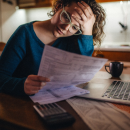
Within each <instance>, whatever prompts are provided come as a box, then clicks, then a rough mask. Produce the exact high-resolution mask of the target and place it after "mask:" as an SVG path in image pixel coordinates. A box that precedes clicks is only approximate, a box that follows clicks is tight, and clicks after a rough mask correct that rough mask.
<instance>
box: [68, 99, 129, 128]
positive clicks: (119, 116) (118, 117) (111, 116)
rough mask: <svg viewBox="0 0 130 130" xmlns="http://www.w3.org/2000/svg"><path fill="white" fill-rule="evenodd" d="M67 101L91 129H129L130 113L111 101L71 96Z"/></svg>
mask: <svg viewBox="0 0 130 130" xmlns="http://www.w3.org/2000/svg"><path fill="white" fill-rule="evenodd" d="M67 102H68V103H69V104H70V105H71V106H72V108H73V109H74V110H75V111H76V112H77V113H78V115H79V116H80V117H81V118H82V119H83V121H84V122H85V123H86V124H87V125H88V126H89V127H90V129H91V130H129V129H130V114H129V113H126V112H123V111H121V110H120V109H118V108H116V107H115V106H114V105H112V104H111V103H105V102H99V101H92V100H88V99H83V98H77V97H74V98H71V99H68V100H67Z"/></svg>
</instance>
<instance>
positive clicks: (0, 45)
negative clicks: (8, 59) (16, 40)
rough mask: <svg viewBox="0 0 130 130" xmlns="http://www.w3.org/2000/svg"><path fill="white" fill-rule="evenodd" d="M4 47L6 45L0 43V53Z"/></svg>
mask: <svg viewBox="0 0 130 130" xmlns="http://www.w3.org/2000/svg"><path fill="white" fill-rule="evenodd" d="M5 45H6V43H4V42H0V51H3V49H4V47H5Z"/></svg>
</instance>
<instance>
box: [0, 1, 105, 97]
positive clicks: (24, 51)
mask: <svg viewBox="0 0 130 130" xmlns="http://www.w3.org/2000/svg"><path fill="white" fill-rule="evenodd" d="M50 16H52V18H51V19H50V20H47V21H33V22H30V23H27V24H24V25H21V26H20V27H18V29H17V30H16V31H15V32H14V33H13V35H12V36H11V37H10V39H9V40H8V42H7V45H6V47H5V48H4V51H3V53H2V55H1V59H0V91H1V92H5V93H10V94H14V95H25V94H26V95H31V94H35V93H37V92H38V91H39V90H40V89H42V88H43V87H44V86H45V84H46V82H49V81H50V80H49V79H48V78H47V77H41V76H38V75H37V73H38V68H39V65H40V60H41V56H42V52H43V49H44V46H45V44H47V45H50V46H54V47H57V48H59V49H62V50H66V51H69V52H73V53H77V54H82V55H86V56H91V55H92V53H93V48H94V47H93V45H95V44H101V40H102V37H103V35H104V32H103V27H104V25H105V12H104V10H103V9H102V7H101V6H100V5H99V4H97V3H96V1H95V0H83V1H80V0H55V1H54V3H53V9H52V11H51V12H50Z"/></svg>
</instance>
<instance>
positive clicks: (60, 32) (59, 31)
mask: <svg viewBox="0 0 130 130" xmlns="http://www.w3.org/2000/svg"><path fill="white" fill-rule="evenodd" d="M57 31H58V33H59V34H62V35H64V33H63V32H62V31H61V30H60V29H59V28H58V27H57Z"/></svg>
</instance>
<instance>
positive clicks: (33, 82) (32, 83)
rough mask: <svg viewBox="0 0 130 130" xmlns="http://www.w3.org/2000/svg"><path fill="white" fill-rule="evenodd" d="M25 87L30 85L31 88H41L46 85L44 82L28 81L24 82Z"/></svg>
mask: <svg viewBox="0 0 130 130" xmlns="http://www.w3.org/2000/svg"><path fill="white" fill-rule="evenodd" d="M26 85H32V86H37V87H42V86H45V85H46V82H41V81H34V80H28V81H27V82H26Z"/></svg>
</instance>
